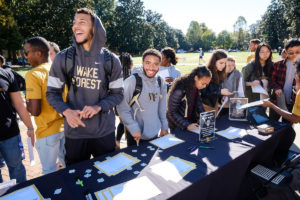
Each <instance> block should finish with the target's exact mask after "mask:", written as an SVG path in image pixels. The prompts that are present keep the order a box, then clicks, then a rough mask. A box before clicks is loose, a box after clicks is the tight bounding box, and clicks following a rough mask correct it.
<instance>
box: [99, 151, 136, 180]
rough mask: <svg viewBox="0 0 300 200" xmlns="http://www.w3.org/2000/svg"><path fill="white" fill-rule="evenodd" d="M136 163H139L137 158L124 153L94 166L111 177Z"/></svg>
mask: <svg viewBox="0 0 300 200" xmlns="http://www.w3.org/2000/svg"><path fill="white" fill-rule="evenodd" d="M138 162H140V160H139V159H137V158H134V157H132V156H130V155H128V154H126V153H119V154H117V155H115V156H114V157H112V158H110V159H108V160H105V161H103V162H100V163H97V164H95V165H94V166H95V167H96V168H97V169H99V170H101V171H102V172H103V173H105V174H106V175H107V176H111V175H116V174H118V173H120V172H122V171H123V170H125V169H127V168H128V167H131V166H132V165H134V164H136V163H138Z"/></svg>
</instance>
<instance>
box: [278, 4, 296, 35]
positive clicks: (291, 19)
mask: <svg viewBox="0 0 300 200" xmlns="http://www.w3.org/2000/svg"><path fill="white" fill-rule="evenodd" d="M280 2H282V3H283V5H284V7H285V14H284V16H285V20H286V21H287V24H289V27H288V30H289V31H290V37H300V1H299V0H281V1H280Z"/></svg>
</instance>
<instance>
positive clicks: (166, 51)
mask: <svg viewBox="0 0 300 200" xmlns="http://www.w3.org/2000/svg"><path fill="white" fill-rule="evenodd" d="M161 55H162V60H161V63H160V65H161V66H160V67H159V71H158V73H157V74H158V75H160V76H161V77H162V78H163V79H164V80H165V82H166V83H167V84H168V88H169V87H170V86H171V84H172V82H173V81H174V80H175V79H176V78H178V77H180V75H181V73H180V71H179V70H178V69H176V67H175V65H176V64H177V60H178V58H177V57H176V52H175V50H174V49H172V48H171V47H165V48H163V49H162V50H161ZM166 72H167V73H166ZM166 74H167V76H166Z"/></svg>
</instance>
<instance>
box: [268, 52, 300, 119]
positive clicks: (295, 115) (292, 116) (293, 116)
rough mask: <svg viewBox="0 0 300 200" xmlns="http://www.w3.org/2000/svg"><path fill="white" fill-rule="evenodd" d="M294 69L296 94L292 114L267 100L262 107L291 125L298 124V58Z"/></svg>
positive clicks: (299, 101) (299, 113)
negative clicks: (270, 110)
mask: <svg viewBox="0 0 300 200" xmlns="http://www.w3.org/2000/svg"><path fill="white" fill-rule="evenodd" d="M294 64H295V67H296V72H297V74H296V76H295V81H296V86H295V91H296V92H297V96H296V100H295V104H294V106H293V110H292V112H291V113H290V112H288V111H286V110H284V109H282V108H280V107H278V106H276V105H275V104H274V103H272V102H270V101H269V100H264V103H263V105H262V106H264V107H270V108H272V109H273V110H274V111H275V112H276V113H277V114H278V115H280V116H282V117H283V118H284V119H286V120H287V121H290V122H292V123H298V122H300V90H299V89H300V56H298V57H297V59H296V61H295V63H294Z"/></svg>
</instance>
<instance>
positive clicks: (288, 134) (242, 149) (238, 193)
mask: <svg viewBox="0 0 300 200" xmlns="http://www.w3.org/2000/svg"><path fill="white" fill-rule="evenodd" d="M229 126H233V127H237V128H245V129H248V130H250V129H251V128H252V130H251V131H249V134H247V135H246V136H244V137H243V138H241V139H234V140H228V139H226V138H223V137H221V136H218V135H216V137H215V140H213V141H212V142H211V143H210V144H209V145H210V146H211V147H214V149H198V150H196V151H194V152H190V151H189V150H188V149H189V147H191V146H195V145H199V142H198V138H199V135H198V134H195V133H192V132H188V131H183V130H180V129H175V130H173V131H172V133H173V134H174V135H175V136H176V137H178V138H180V139H182V140H184V141H185V142H183V143H181V144H178V145H176V146H174V147H171V148H168V149H165V150H163V151H158V149H157V147H155V146H154V145H152V144H149V143H143V144H140V146H139V147H136V146H132V147H128V148H124V149H121V150H120V151H117V152H113V153H111V154H107V155H105V156H100V157H97V158H94V159H91V160H88V161H84V162H81V163H78V164H75V165H72V166H69V167H67V168H66V169H62V170H59V171H57V172H54V173H51V174H48V175H45V176H42V177H39V178H36V179H33V180H30V181H27V182H24V183H21V184H19V185H17V186H15V187H13V188H12V189H10V190H9V192H12V191H15V190H18V189H20V188H23V187H25V186H29V185H32V184H35V186H36V187H37V188H38V190H39V191H40V192H41V194H42V195H43V197H44V198H51V199H52V200H55V199H64V200H67V199H84V193H85V192H86V191H87V190H88V191H89V192H91V193H92V195H93V198H94V199H96V197H95V196H94V192H96V191H99V190H102V189H105V188H107V187H110V186H114V185H117V184H120V183H123V182H126V181H129V180H131V179H134V178H136V177H141V176H147V177H148V178H149V179H150V180H151V181H152V182H153V183H154V184H155V185H156V187H157V188H159V190H161V191H162V193H161V194H160V195H158V196H156V197H154V198H153V199H169V198H170V199H243V198H245V197H247V195H248V193H249V192H250V190H249V188H248V184H247V180H246V179H245V175H246V174H247V172H248V170H249V169H250V168H251V167H253V166H254V165H256V164H257V163H274V162H277V163H280V162H282V161H283V159H284V158H285V155H286V154H287V152H288V149H289V147H290V145H291V144H292V143H293V141H294V138H295V132H294V130H293V128H292V127H291V126H286V127H283V128H281V129H279V130H277V131H275V132H274V133H273V134H270V135H264V134H260V133H258V132H257V130H256V129H253V127H251V126H249V124H248V122H237V121H229V120H228V116H223V117H221V118H219V119H217V122H216V127H217V129H218V131H219V130H224V129H226V128H228V127H229ZM149 145H151V146H152V147H155V150H154V151H151V150H150V149H149V148H147V147H148V146H149ZM132 150H137V152H135V151H132ZM119 152H125V153H127V154H130V155H132V156H134V157H137V158H138V159H139V160H141V162H139V163H137V164H135V165H133V166H132V169H130V170H124V171H123V172H121V173H119V174H118V175H115V176H110V177H108V176H106V175H105V174H103V173H102V174H99V173H98V169H97V168H95V167H94V166H93V165H94V163H95V162H96V161H100V162H102V161H104V160H106V159H107V157H108V156H109V157H112V156H114V155H116V154H118V153H119ZM142 154H147V156H145V157H143V156H142ZM170 156H176V157H179V158H181V159H184V160H187V161H191V162H194V163H195V164H196V169H195V170H192V171H191V172H189V173H188V174H187V175H186V176H185V177H184V178H183V179H182V180H180V181H179V182H178V183H174V182H172V181H166V180H164V179H163V178H162V177H160V176H158V175H156V174H154V173H153V172H152V171H151V169H150V166H152V165H154V164H157V163H159V162H162V161H164V160H166V159H168V158H169V157H170ZM141 163H146V164H147V165H146V166H141ZM71 169H75V173H69V170H71ZM87 169H91V170H92V171H91V175H92V176H91V177H88V178H85V177H84V175H85V174H86V170H87ZM136 171H139V172H140V173H139V174H135V173H134V172H136ZM78 178H79V179H81V180H83V184H84V187H81V186H80V185H78V184H76V180H77V179H78ZM99 178H103V180H104V181H103V182H100V183H99V182H98V181H97V179H99ZM59 188H62V191H61V193H60V194H58V195H56V194H54V191H55V190H56V189H59ZM137 189H139V190H141V189H144V190H147V188H143V186H141V188H137Z"/></svg>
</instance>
